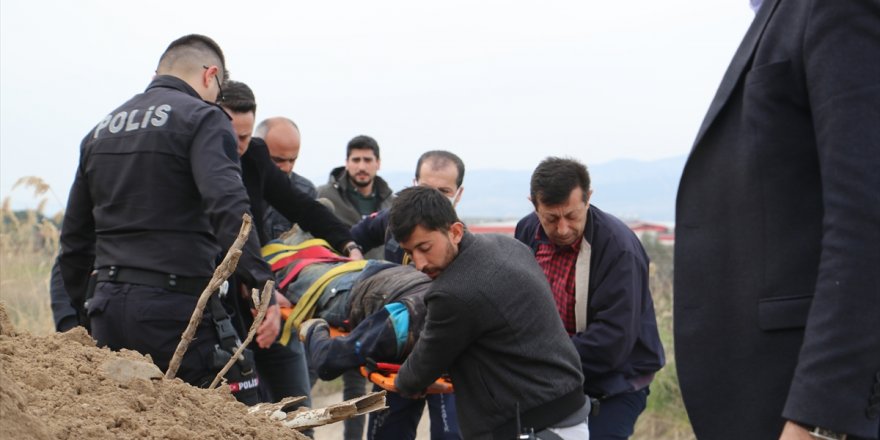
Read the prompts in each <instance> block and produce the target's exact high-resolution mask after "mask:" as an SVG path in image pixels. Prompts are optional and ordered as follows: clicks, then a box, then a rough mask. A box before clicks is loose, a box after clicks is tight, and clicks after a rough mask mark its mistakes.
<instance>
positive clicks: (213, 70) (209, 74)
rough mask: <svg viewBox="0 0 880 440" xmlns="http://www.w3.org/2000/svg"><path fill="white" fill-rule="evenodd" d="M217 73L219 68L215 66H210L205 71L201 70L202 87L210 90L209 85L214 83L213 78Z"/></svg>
mask: <svg viewBox="0 0 880 440" xmlns="http://www.w3.org/2000/svg"><path fill="white" fill-rule="evenodd" d="M218 73H220V68H219V67H217V66H211V67H208V68H207V69H203V72H202V86H204V87H205V88H210V87H211V83H213V82H214V77H215V76H217V74H218Z"/></svg>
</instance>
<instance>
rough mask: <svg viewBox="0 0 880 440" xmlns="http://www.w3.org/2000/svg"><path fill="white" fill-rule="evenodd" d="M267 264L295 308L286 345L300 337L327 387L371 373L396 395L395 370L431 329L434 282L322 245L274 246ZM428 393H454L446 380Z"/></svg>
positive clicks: (268, 252)
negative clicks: (427, 323) (346, 376)
mask: <svg viewBox="0 0 880 440" xmlns="http://www.w3.org/2000/svg"><path fill="white" fill-rule="evenodd" d="M263 256H264V258H265V259H266V260H267V261H268V262H269V264H270V266H271V267H272V271H273V272H274V273H275V278H276V279H277V280H278V288H279V290H280V291H281V292H282V293H283V294H284V296H285V297H286V298H287V299H288V300H290V302H291V303H293V304H295V306H294V308H293V310H292V311H290V312H289V313H288V314H287V317H286V320H285V324H284V331H282V337H281V343H282V344H287V343H288V342H289V339H290V337H291V336H292V335H295V333H294V332H298V334H299V337H300V339H302V341H303V344H304V346H305V349H306V354H307V359H308V362H309V365H310V366H311V368H313V369H314V370H315V371H316V372H317V373H318V377H320V378H321V379H322V380H331V379H334V378H336V377H338V376H340V375H341V374H342V373H344V372H345V371H347V370H350V369H351V368H357V367H365V368H362V371H363V372H364V373H365V375H366V376H367V377H368V378H370V380H371V381H372V382H374V383H376V384H377V385H379V386H381V387H382V388H385V389H387V390H390V391H395V390H394V388H393V383H394V380H393V376H394V375H395V374H396V366H395V364H400V363H403V361H404V360H405V359H406V356H407V355H408V354H409V353H410V351H412V348H413V346H414V345H415V343H416V341H417V340H418V337H419V333H420V331H421V330H422V327H423V326H424V319H425V314H426V309H425V304H424V301H423V299H424V295H425V292H427V290H428V286H429V284H430V282H431V279H430V278H429V277H428V276H427V275H425V274H423V273H422V272H419V271H418V270H416V269H415V268H414V267H412V266H401V265H398V264H396V263H390V262H387V261H383V260H361V261H351V260H349V259H347V258H345V257H342V256H339V255H338V254H336V253H334V252H333V250H332V249H330V247H329V246H328V245H327V244H326V242H324V241H323V240H315V239H311V240H305V241H303V242H301V243H299V244H295V245H287V244H280V243H272V244H269V245H267V246H265V247H264V248H263ZM340 331H341V332H342V335H340V336H335V337H334V335H335V334H338V333H340ZM331 333H333V334H331ZM428 392H429V393H449V392H452V386H451V385H450V384H449V382H448V380H446V379H442V378H441V379H439V380H438V381H437V382H436V383H435V384H434V385H433V386H432V387H429V389H428Z"/></svg>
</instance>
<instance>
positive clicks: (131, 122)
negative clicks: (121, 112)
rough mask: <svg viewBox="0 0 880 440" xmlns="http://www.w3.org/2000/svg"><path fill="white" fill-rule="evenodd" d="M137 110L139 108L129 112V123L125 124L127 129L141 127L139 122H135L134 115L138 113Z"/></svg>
mask: <svg viewBox="0 0 880 440" xmlns="http://www.w3.org/2000/svg"><path fill="white" fill-rule="evenodd" d="M137 112H138V111H137V109H134V110H132V111H131V113H129V114H128V123H126V124H125V131H132V130H137V129H138V128H141V127H140V125H139V124H138V123H137V122H134V115H136V114H137Z"/></svg>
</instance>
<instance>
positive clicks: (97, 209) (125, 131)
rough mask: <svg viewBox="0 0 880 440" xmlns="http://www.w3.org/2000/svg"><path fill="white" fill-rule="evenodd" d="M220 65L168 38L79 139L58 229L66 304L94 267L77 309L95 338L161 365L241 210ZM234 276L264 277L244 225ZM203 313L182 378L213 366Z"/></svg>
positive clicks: (193, 43)
mask: <svg viewBox="0 0 880 440" xmlns="http://www.w3.org/2000/svg"><path fill="white" fill-rule="evenodd" d="M225 72H226V68H225V61H224V57H223V52H222V51H221V50H220V47H219V46H218V45H217V43H215V42H214V41H213V40H211V39H210V38H208V37H205V36H201V35H187V36H184V37H182V38H180V39H178V40H175V41H174V42H172V43H171V44H170V45H169V46H168V48H167V49H166V50H165V52H164V53H163V55H162V57H161V59H160V60H159V66H158V68H157V69H156V73H157V75H156V77H155V78H154V79H153V81H152V82H151V83H150V85H149V87H147V90H146V91H145V92H144V93H141V94H139V95H136V96H135V97H133V98H132V99H130V100H129V101H127V102H126V103H125V104H123V105H122V106H120V107H119V108H117V109H116V110H113V111H112V112H111V113H110V114H108V115H107V117H105V118H104V119H103V120H102V121H101V122H99V123H98V125H97V126H96V127H95V128H94V129H93V130H91V131H90V132H89V134H88V135H86V137H85V138H84V139H83V141H82V145H81V154H80V161H79V167H78V169H77V172H76V178H75V180H74V183H73V186H72V187H71V190H70V197H69V199H68V205H67V210H66V213H65V216H64V224H63V227H62V230H61V247H62V253H61V256H60V259H59V264H60V268H61V273H62V276H63V278H64V285H65V288H66V290H67V292H68V294H69V295H70V297H71V299H72V302H73V304H74V306H76V307H79V308H82V307H83V302H84V300H85V298H86V290H87V286H88V283H89V279H90V276H89V275H90V272H91V271H92V268H95V269H96V270H97V285H96V287H95V293H94V297H93V298H92V299H91V300H90V301H89V305H88V316H89V319H90V322H91V327H92V336H93V337H94V338H95V339H96V341H97V342H98V345H100V346H108V347H110V348H111V349H114V350H119V349H122V348H127V349H132V350H137V351H139V352H141V353H144V354H149V355H150V356H151V357H152V359H153V361H154V362H155V363H156V364H157V365H158V366H159V367H160V368H161V369H163V370H164V369H166V368H167V367H168V364H169V362H170V360H171V357H172V354H173V352H174V350H175V348H176V347H177V344H178V342H179V339H180V335H181V334H182V333H183V330H184V328H185V327H186V325H187V322H188V321H189V318H190V315H191V314H192V311H193V309H194V308H195V304H196V302H197V297H198V295H199V294H200V293H201V291H202V290H203V289H204V287H205V286H206V285H207V283H208V280H209V279H210V277H211V275H212V273H213V271H214V267H215V265H216V261H217V257H218V255H220V254H221V252H222V251H223V250H224V249H228V248H229V247H230V246H231V245H232V243H233V241H234V240H235V239H236V237H237V236H238V231H239V229H240V226H241V221H242V215H243V214H245V213H247V212H248V211H249V210H248V207H249V201H248V195H247V193H246V191H245V188H244V186H243V185H242V183H241V172H240V168H239V165H238V156H237V154H236V151H235V150H236V148H235V145H236V142H235V138H234V137H233V134H232V130H231V128H230V124H229V118H228V116H227V115H225V114H224V112H223V111H222V110H221V109H220V108H218V107H217V106H216V105H215V104H213V103H212V102H214V101H215V100H216V99H217V98H218V96H219V95H220V94H221V90H220V83H221V82H222V81H223V79H224V76H225ZM235 273H236V276H237V277H238V278H239V279H240V280H241V281H242V282H243V283H244V284H246V285H247V286H248V287H252V288H262V286H263V284H265V282H266V281H268V280H270V279H271V278H272V273H271V272H270V270H269V267H268V266H267V264H266V263H265V261H263V259H262V257H261V255H260V247H259V243H258V240H257V234H256V233H255V232H254V233H252V234H251V235H250V237H249V238H248V240H247V242H246V243H245V245H244V248H243V249H242V254H241V258H240V259H239V262H238V266H237V268H236V271H235ZM212 317H213V314H212V313H211V311H210V310H209V311H207V312H206V313H205V316H204V318H203V319H204V320H203V323H202V324H201V325H200V326H199V327H198V329H197V332H196V337H195V339H194V340H193V341H192V343H191V345H190V347H189V350H188V351H187V352H186V355H185V356H184V357H183V362H182V364H181V365H180V369H179V370H178V377H180V378H181V379H183V380H185V381H187V382H189V383H191V384H195V385H206V384H208V383H210V381H211V380H212V379H213V377H214V375H215V374H216V373H217V371H218V370H219V369H220V367H222V363H219V365H218V362H217V359H218V353H217V351H216V349H215V348H216V347H218V346H220V344H221V341H220V339H219V338H218V334H217V330H215V328H214V326H213V325H212V324H211V323H212ZM278 327H279V323H277V322H276V323H275V324H274V327H272V328H269V329H268V330H267V332H268V333H272V332H273V331H274V333H275V334H277V332H278ZM242 385H243V387H242V389H244V388H247V386H253V387H255V385H256V384H255V383H254V381H247V383H243V384H242ZM250 391H253V388H250V389H249V390H248V393H249V392H250ZM241 395H243V394H240V395H239V396H241ZM253 395H254V396H255V393H254V394H253ZM248 403H250V401H249V402H248Z"/></svg>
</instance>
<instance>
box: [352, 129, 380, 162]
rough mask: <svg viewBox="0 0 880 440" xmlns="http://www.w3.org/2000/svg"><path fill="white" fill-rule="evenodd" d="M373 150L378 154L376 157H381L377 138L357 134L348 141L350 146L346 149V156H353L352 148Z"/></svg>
mask: <svg viewBox="0 0 880 440" xmlns="http://www.w3.org/2000/svg"><path fill="white" fill-rule="evenodd" d="M367 149H369V150H373V154H375V155H376V159H378V158H379V143H378V142H376V140H375V139H373V138H371V137H369V136H364V135H360V136H355V137H354V138H353V139H352V140H350V141H348V147H346V149H345V158H346V159H348V158H349V157H351V150H367Z"/></svg>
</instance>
